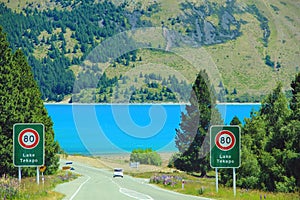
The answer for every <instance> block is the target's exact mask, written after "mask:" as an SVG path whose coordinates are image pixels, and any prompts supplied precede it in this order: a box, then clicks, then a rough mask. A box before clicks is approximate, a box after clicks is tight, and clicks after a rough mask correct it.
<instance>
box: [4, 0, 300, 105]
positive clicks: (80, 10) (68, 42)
mask: <svg viewBox="0 0 300 200" xmlns="http://www.w3.org/2000/svg"><path fill="white" fill-rule="evenodd" d="M1 1H3V2H4V3H5V5H7V6H8V7H10V8H11V9H12V10H13V11H15V12H17V13H21V14H17V13H14V12H12V10H7V9H5V8H4V7H3V6H2V8H1V12H0V18H1V20H0V25H2V26H3V27H4V30H5V31H6V32H7V33H8V38H9V40H10V42H11V44H12V48H13V49H17V48H20V47H21V48H22V49H23V51H25V54H26V55H27V56H28V57H29V62H30V64H31V65H32V67H33V71H34V73H35V78H36V79H37V80H38V83H39V85H40V88H41V90H42V93H43V98H44V99H45V100H55V101H60V100H62V99H63V97H65V96H66V95H67V96H68V95H70V94H77V93H78V94H77V95H73V96H75V97H76V98H77V99H78V100H79V101H88V102H93V101H97V102H103V101H102V100H103V98H104V96H106V101H108V102H119V101H123V100H125V99H127V100H128V101H129V100H130V94H132V92H133V91H137V90H139V89H140V88H144V87H148V86H147V84H148V83H147V82H145V76H146V75H147V76H148V75H150V74H153V73H154V74H155V73H156V75H161V76H162V77H161V78H162V79H161V80H155V79H153V80H152V79H149V80H148V81H151V82H157V83H158V84H160V85H162V86H166V87H171V86H170V84H169V85H168V84H167V83H165V82H164V83H163V82H162V80H163V76H165V78H166V79H168V75H170V73H169V74H168V72H164V71H168V70H169V71H173V72H174V73H175V74H177V75H176V77H177V79H178V81H179V84H178V85H180V80H181V81H185V82H186V84H191V83H192V82H193V81H194V78H195V76H196V75H195V74H196V73H197V71H198V70H199V69H206V71H207V72H208V74H209V76H210V79H211V80H212V81H211V82H212V83H213V84H214V87H215V90H216V92H217V93H218V94H219V96H220V97H223V98H219V100H221V101H224V100H226V101H259V100H260V98H261V95H264V94H266V93H268V92H269V91H270V90H271V89H272V88H273V87H274V85H275V83H276V82H277V81H281V82H283V85H284V86H285V89H286V90H288V89H289V83H290V81H291V79H293V78H294V74H295V73H296V72H297V71H299V61H300V58H299V56H298V55H299V40H300V36H299V33H300V31H299V17H298V13H299V11H300V5H299V3H298V2H297V1H293V0H288V1H284V2H283V1H279V2H278V1H275V0H268V1H267V0H264V1H259V0H251V1H245V0H236V1H225V0H224V1H209V2H198V1H175V0H164V1H146V0H140V1H115V0H113V1H112V2H108V1H92V0H85V1H82V2H81V1H77V0H75V1H60V0H57V1H50V0H39V1H38V0H30V1H27V3H24V2H23V3H22V2H20V3H16V1H9V3H7V1H4V0H1ZM2 19H5V20H2ZM7 19H9V20H7ZM36 24H39V25H38V26H36ZM148 27H154V28H152V29H151V28H148ZM124 31H126V32H125V33H124ZM122 32H123V34H122ZM120 33H121V34H120ZM118 34H119V35H118ZM112 41H113V42H112ZM105 42H106V43H105ZM121 43H122V44H121ZM103 44H104V45H103ZM105 44H106V45H107V44H109V46H105ZM98 45H100V47H99V46H98ZM101 45H102V48H103V47H104V46H105V48H103V49H105V50H104V51H103V49H101ZM97 46H98V47H97ZM95 47H97V48H98V51H97V50H95ZM120 47H122V48H120ZM97 48H96V49H97ZM149 48H151V49H152V50H151V49H149ZM143 49H144V50H143ZM146 49H148V50H146ZM154 49H156V50H155V51H153V50H154ZM99 50H100V51H99ZM157 50H158V51H157ZM122 54H123V55H122ZM103 55H105V56H103ZM91 57H99V59H98V60H96V61H97V62H94V61H95V60H94V61H93V59H91ZM173 61H174V62H173ZM175 61H176V62H175ZM49 63H50V64H49ZM45 66H46V67H45ZM146 66H148V67H146ZM150 68H151V69H150ZM164 68H165V69H166V70H164ZM70 69H71V70H72V71H73V73H74V75H75V79H74V77H72V75H71V74H70V72H71V71H70ZM180 69H181V70H180ZM104 72H106V74H107V76H108V78H112V79H113V78H115V77H117V78H120V76H122V77H123V78H122V77H121V79H120V80H119V81H118V82H117V83H116V84H115V85H114V84H112V85H110V86H109V87H112V89H111V90H110V91H108V88H107V91H106V92H103V89H102V92H101V94H100V90H101V87H102V86H99V85H98V84H97V83H98V81H99V79H100V77H101V75H102V74H103V73H104ZM140 73H142V74H143V76H141V77H140V76H135V77H133V76H132V74H140ZM126 74H127V75H126ZM171 74H172V73H171ZM147 76H146V77H147ZM124 77H127V81H124ZM180 77H181V78H180ZM125 82H127V83H126V84H125ZM122 84H123V85H122ZM121 86H122V87H121ZM183 86H184V85H183ZM184 87H185V86H184ZM126 88H127V89H129V88H132V90H128V91H127V92H125V91H126ZM162 88H163V87H159V89H158V90H155V92H156V93H158V94H159V93H160V92H161V90H162ZM170 89H171V90H172V92H173V93H174V94H175V95H177V100H176V101H177V102H178V101H183V99H180V98H178V96H185V94H183V92H180V91H181V90H180V89H178V90H176V89H175V88H170ZM116 90H120V91H119V92H118V95H116V94H117V93H116ZM80 91H81V92H80ZM128 92H129V94H126V95H127V96H128V95H129V96H128V97H125V96H126V95H125V93H128ZM155 92H154V93H155ZM85 95H87V96H88V97H83V96H85ZM79 96H81V98H79ZM116 96H117V97H118V98H120V99H119V100H118V99H117V98H116ZM121 96H122V97H121ZM142 96H143V95H140V96H139V97H136V98H138V99H139V100H138V101H142V100H141V98H143V97H142ZM184 98H185V97H184ZM80 99H81V100H80ZM87 99H89V100H87ZM101 99H102V100H101ZM108 99H109V100H108ZM121 99H123V100H121ZM73 100H74V99H73ZM151 101H152V100H151ZM167 101H168V100H167ZM155 102H159V100H157V101H155Z"/></svg>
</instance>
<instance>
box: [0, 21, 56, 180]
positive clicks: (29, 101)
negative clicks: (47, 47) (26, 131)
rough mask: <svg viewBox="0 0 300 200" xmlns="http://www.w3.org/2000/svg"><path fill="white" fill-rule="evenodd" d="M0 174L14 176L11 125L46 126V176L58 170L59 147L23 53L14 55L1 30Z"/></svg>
mask: <svg viewBox="0 0 300 200" xmlns="http://www.w3.org/2000/svg"><path fill="white" fill-rule="evenodd" d="M0 98H1V99H0V109H1V110H0V127H1V128H0V175H2V174H10V175H12V176H14V175H17V168H16V167H14V166H13V161H12V157H13V155H12V152H13V139H12V138H13V137H12V134H13V125H14V124H15V123H43V124H44V126H45V165H46V166H47V170H46V173H48V174H51V173H54V172H55V171H56V170H57V169H58V157H57V156H56V153H57V152H58V150H59V145H58V143H57V142H54V132H53V129H52V125H53V123H52V121H51V119H50V117H49V116H48V114H47V110H46V108H45V107H44V104H43V101H42V99H41V93H40V91H39V88H38V86H37V83H36V82H35V80H34V77H33V74H32V71H31V67H30V66H29V65H28V63H27V60H26V58H25V56H24V54H23V53H22V51H20V50H17V51H16V52H15V53H14V54H13V53H12V52H11V50H10V48H9V44H8V42H7V40H6V37H5V34H4V33H2V28H1V27H0ZM33 173H35V170H34V169H33V168H24V169H23V170H22V174H23V175H31V174H33Z"/></svg>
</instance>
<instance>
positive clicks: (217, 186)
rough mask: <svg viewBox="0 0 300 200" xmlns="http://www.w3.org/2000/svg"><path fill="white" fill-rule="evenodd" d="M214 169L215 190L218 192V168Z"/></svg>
mask: <svg viewBox="0 0 300 200" xmlns="http://www.w3.org/2000/svg"><path fill="white" fill-rule="evenodd" d="M215 169H216V192H218V187H219V186H218V184H219V183H218V168H215Z"/></svg>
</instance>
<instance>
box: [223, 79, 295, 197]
mask: <svg viewBox="0 0 300 200" xmlns="http://www.w3.org/2000/svg"><path fill="white" fill-rule="evenodd" d="M293 83H295V82H293ZM292 85H293V84H292ZM294 85H297V84H294ZM292 87H293V86H292ZM295 102H296V101H295ZM292 115H293V114H291V109H290V108H289V104H288V101H287V98H286V97H285V95H284V93H283V91H282V86H281V84H278V85H277V87H276V88H275V89H274V90H273V92H272V93H271V94H269V95H268V96H267V97H266V98H265V99H264V100H263V101H262V106H261V109H260V110H259V111H258V112H257V113H255V114H252V115H251V118H250V119H246V124H245V125H244V127H243V129H242V137H243V140H242V160H247V162H242V165H241V167H240V168H239V170H238V176H239V177H241V178H240V179H239V180H238V181H237V185H238V186H241V187H246V188H259V189H263V190H268V191H279V192H291V191H295V190H296V184H298V185H299V149H298V150H297V148H296V146H297V144H298V145H299V132H300V123H299V119H293V120H290V119H291V116H292ZM297 134H298V140H297V139H296V138H297ZM296 140H297V141H296ZM249 163H251V164H249ZM221 181H222V182H223V183H225V184H226V183H230V181H231V180H230V179H229V178H228V176H226V174H225V173H223V174H221Z"/></svg>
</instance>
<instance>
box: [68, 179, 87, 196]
mask: <svg viewBox="0 0 300 200" xmlns="http://www.w3.org/2000/svg"><path fill="white" fill-rule="evenodd" d="M90 179H91V177H90V176H88V179H86V180H85V181H84V182H83V183H81V184H80V186H79V187H78V188H77V190H76V191H75V193H74V194H73V195H72V196H71V198H70V200H72V199H73V198H74V197H75V196H76V195H77V193H78V192H79V190H80V189H81V187H82V186H83V185H84V184H86V183H87V182H88V181H89V180H90Z"/></svg>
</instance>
